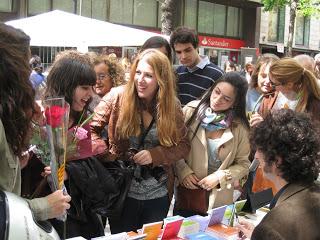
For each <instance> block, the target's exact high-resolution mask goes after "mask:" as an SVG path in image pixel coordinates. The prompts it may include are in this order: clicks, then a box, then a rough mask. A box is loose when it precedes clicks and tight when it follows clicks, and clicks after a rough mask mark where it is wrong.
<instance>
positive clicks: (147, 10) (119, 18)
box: [0, 0, 261, 67]
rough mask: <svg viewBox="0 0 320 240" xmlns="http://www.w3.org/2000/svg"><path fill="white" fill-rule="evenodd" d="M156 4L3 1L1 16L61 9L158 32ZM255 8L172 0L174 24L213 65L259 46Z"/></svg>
mask: <svg viewBox="0 0 320 240" xmlns="http://www.w3.org/2000/svg"><path fill="white" fill-rule="evenodd" d="M160 4H161V1H158V0H2V1H0V20H1V21H8V20H12V19H17V18H22V17H28V16H33V15H36V14H40V13H44V12H48V11H51V10H55V9H59V10H62V11H66V12H70V13H76V14H80V15H82V16H86V17H90V18H95V19H99V20H104V21H108V22H112V23H117V24H123V25H126V26H132V27H136V28H141V29H145V30H150V31H157V32H160V30H161V20H160V19H161V10H160ZM259 6H261V4H260V0H252V1H250V0H249V1H248V0H175V8H174V26H175V27H176V26H181V25H184V26H188V27H191V28H194V29H196V30H197V31H198V33H199V40H200V53H202V54H206V55H208V56H209V57H210V59H211V61H213V62H214V63H216V64H218V65H220V66H221V67H223V64H224V62H225V61H226V60H231V61H234V62H235V63H238V64H240V63H241V62H243V59H241V57H242V54H241V52H242V49H246V48H249V49H254V48H258V47H259V39H260V36H259V34H260V31H259V29H260V8H259ZM95 50H96V49H95ZM33 51H36V49H33ZM48 51H49V50H48ZM104 51H107V52H115V53H117V54H118V55H119V53H122V55H130V54H132V53H133V52H134V51H136V48H132V47H128V48H123V49H118V48H112V47H110V46H105V48H104ZM242 58H243V57H242Z"/></svg>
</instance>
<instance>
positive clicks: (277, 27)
mask: <svg viewBox="0 0 320 240" xmlns="http://www.w3.org/2000/svg"><path fill="white" fill-rule="evenodd" d="M284 26H285V8H281V9H276V10H273V11H271V12H269V26H268V41H271V42H282V43H283V40H284Z"/></svg>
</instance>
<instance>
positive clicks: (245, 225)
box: [235, 220, 255, 239]
mask: <svg viewBox="0 0 320 240" xmlns="http://www.w3.org/2000/svg"><path fill="white" fill-rule="evenodd" d="M235 227H236V228H238V229H239V236H240V235H241V238H240V239H245V237H246V238H248V239H250V238H251V235H252V232H253V230H254V228H255V226H254V225H253V224H252V223H250V222H248V221H246V220H239V221H238V222H237V224H236V225H235Z"/></svg>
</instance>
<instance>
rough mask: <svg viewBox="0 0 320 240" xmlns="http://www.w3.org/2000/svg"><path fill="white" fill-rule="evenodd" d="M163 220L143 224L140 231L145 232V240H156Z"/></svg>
mask: <svg viewBox="0 0 320 240" xmlns="http://www.w3.org/2000/svg"><path fill="white" fill-rule="evenodd" d="M162 223H163V221H160V222H154V223H148V224H144V225H143V226H142V233H143V234H147V237H146V240H157V239H158V237H159V235H160V233H161V228H162Z"/></svg>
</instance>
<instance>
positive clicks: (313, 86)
mask: <svg viewBox="0 0 320 240" xmlns="http://www.w3.org/2000/svg"><path fill="white" fill-rule="evenodd" d="M270 75H271V76H272V77H273V78H275V79H276V80H277V81H279V82H280V83H281V84H283V85H285V84H287V83H289V82H292V83H294V84H295V86H296V88H297V89H298V90H299V91H301V93H302V95H301V98H300V100H299V102H298V105H297V108H296V111H297V112H304V111H305V110H306V107H307V104H308V100H309V99H310V97H313V98H315V99H318V100H320V88H319V86H318V84H317V79H316V77H315V76H314V75H313V73H312V72H310V71H309V70H307V69H305V68H303V67H302V66H301V65H300V64H299V63H298V62H297V61H296V60H295V59H292V58H282V59H280V60H278V61H275V62H274V63H273V64H272V65H271V66H270Z"/></svg>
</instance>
